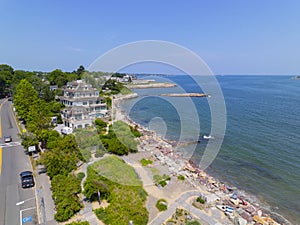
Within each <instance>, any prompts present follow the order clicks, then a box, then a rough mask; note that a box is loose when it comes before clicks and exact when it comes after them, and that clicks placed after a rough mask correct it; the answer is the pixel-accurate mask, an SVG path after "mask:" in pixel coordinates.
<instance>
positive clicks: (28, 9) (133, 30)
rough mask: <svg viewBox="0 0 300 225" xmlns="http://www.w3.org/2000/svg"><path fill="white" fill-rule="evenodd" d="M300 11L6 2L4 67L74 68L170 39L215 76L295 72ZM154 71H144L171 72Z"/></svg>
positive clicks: (268, 4) (298, 4)
mask: <svg viewBox="0 0 300 225" xmlns="http://www.w3.org/2000/svg"><path fill="white" fill-rule="evenodd" d="M299 12H300V1H297V0H294V1H289V0H287V1H279V0H251V1H250V0H248V1H246V0H245V1H242V0H226V1H224V0H219V1H216V0H195V1H176V0H173V1H171V0H165V1H158V0H152V1H130V0H129V1H121V0H120V1H101V0H86V1H83V0H81V1H79V0H77V1H76V0H51V1H50V0H45V1H41V0H27V1H17V0H0V27H1V33H0V63H7V64H9V65H11V66H13V67H14V68H15V69H25V70H43V71H52V70H54V69H56V68H61V69H63V70H67V71H72V70H75V69H77V68H78V66H79V65H84V66H85V67H87V66H88V65H89V64H90V63H92V62H93V61H94V60H95V59H96V58H97V57H99V56H101V55H102V54H104V53H105V52H107V51H109V50H110V49H112V48H115V47H117V46H119V45H121V44H126V43H128V42H133V41H140V40H163V41H170V42H174V43H176V44H179V45H182V46H184V47H186V48H188V49H190V50H192V51H193V52H195V53H196V54H198V55H199V56H200V57H201V58H202V59H203V60H204V61H205V62H206V63H207V64H208V66H209V67H210V68H211V70H212V71H213V72H214V73H215V74H288V75H295V74H299V73H300V13H299ZM152 69H153V71H149V70H151V67H150V66H147V65H145V66H144V67H143V66H142V65H141V66H140V67H136V70H137V71H136V72H156V71H155V70H157V72H168V71H167V70H168V67H160V68H152ZM131 70H134V68H131ZM164 70H166V71H164ZM130 72H132V71H130Z"/></svg>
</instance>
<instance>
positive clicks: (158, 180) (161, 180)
mask: <svg viewBox="0 0 300 225" xmlns="http://www.w3.org/2000/svg"><path fill="white" fill-rule="evenodd" d="M153 180H154V182H155V185H156V186H158V185H161V186H162V187H164V186H166V185H167V181H169V180H171V177H170V176H168V175H166V174H164V175H162V176H160V175H157V174H156V175H154V176H153Z"/></svg>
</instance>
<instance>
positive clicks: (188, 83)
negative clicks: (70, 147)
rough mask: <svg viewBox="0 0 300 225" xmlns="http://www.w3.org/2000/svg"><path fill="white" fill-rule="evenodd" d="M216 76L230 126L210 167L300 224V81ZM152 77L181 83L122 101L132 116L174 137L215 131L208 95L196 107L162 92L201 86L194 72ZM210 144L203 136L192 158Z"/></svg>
mask: <svg viewBox="0 0 300 225" xmlns="http://www.w3.org/2000/svg"><path fill="white" fill-rule="evenodd" d="M142 77H143V76H141V78H142ZM216 78H217V80H218V82H219V84H220V86H221V89H222V91H223V95H224V99H225V103H226V110H227V127H226V134H225V138H224V141H223V144H222V147H221V149H220V151H219V154H218V156H217V157H216V159H215V160H214V162H213V163H212V164H211V165H210V167H209V168H208V172H209V173H210V174H212V175H214V176H216V177H218V178H219V179H220V180H223V181H225V182H228V183H229V184H231V185H234V186H236V187H238V188H239V189H242V190H244V191H246V192H247V193H249V194H252V195H255V196H257V198H258V199H259V200H260V201H262V202H264V203H267V204H268V205H270V206H271V209H272V210H274V211H276V212H279V213H280V214H282V215H284V216H285V217H286V218H287V219H289V220H290V221H291V222H293V224H300V80H293V79H291V77H289V76H217V77H216ZM152 79H155V80H158V81H161V80H163V81H169V82H174V83H176V84H177V85H178V87H174V88H161V89H160V88H159V89H136V90H134V91H135V92H137V93H138V94H139V95H140V97H138V98H136V99H131V100H128V101H126V102H125V103H124V104H123V105H122V108H123V109H124V110H125V111H126V112H127V113H128V115H129V116H130V117H131V119H133V120H134V121H135V122H137V123H139V124H141V125H143V126H145V127H149V128H150V129H154V130H156V131H157V132H158V133H159V134H161V135H162V136H165V137H166V138H168V139H172V140H179V138H180V137H181V138H182V137H184V139H185V140H189V138H190V137H189V135H190V136H191V137H192V136H195V133H197V132H199V134H201V135H203V134H209V133H210V129H211V125H210V124H211V112H210V108H209V105H208V101H207V99H206V98H189V99H190V100H191V103H192V104H193V105H194V106H193V107H195V108H196V112H195V111H193V110H192V108H193V107H189V104H190V103H189V104H187V101H188V100H187V99H186V98H180V97H175V98H174V97H160V96H158V94H162V93H177V92H179V90H180V89H181V90H182V89H183V90H184V91H185V92H199V91H201V90H200V89H199V87H198V85H197V84H196V83H195V82H193V80H192V79H191V78H190V77H189V76H184V75H178V76H155V77H154V78H153V77H152ZM212 97H213V96H212ZM195 113H197V116H195V115H194V114H195ZM198 118H199V119H198ZM196 120H197V121H196ZM182 121H183V122H182ZM183 124H184V125H183ZM204 149H205V141H202V142H200V144H199V145H197V146H196V149H195V151H194V154H193V155H192V158H193V159H195V160H196V161H197V159H198V160H199V159H201V156H202V154H203V152H204ZM186 151H188V150H186Z"/></svg>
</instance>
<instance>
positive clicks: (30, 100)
mask: <svg viewBox="0 0 300 225" xmlns="http://www.w3.org/2000/svg"><path fill="white" fill-rule="evenodd" d="M37 100H38V96H37V92H36V90H35V89H34V88H33V86H32V85H31V84H30V83H29V82H28V81H27V80H25V79H22V80H21V81H20V83H19V85H18V86H17V89H16V93H15V95H14V104H15V107H16V110H17V112H18V116H19V117H21V118H22V119H24V120H27V116H28V112H29V110H30V107H31V106H32V105H34V104H36V102H37Z"/></svg>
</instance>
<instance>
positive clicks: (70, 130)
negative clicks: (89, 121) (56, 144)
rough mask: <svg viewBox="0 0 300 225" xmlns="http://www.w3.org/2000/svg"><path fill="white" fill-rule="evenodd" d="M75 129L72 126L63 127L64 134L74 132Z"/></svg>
mask: <svg viewBox="0 0 300 225" xmlns="http://www.w3.org/2000/svg"><path fill="white" fill-rule="evenodd" d="M72 132H73V129H72V128H71V127H64V128H62V129H61V133H62V134H72Z"/></svg>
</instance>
